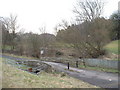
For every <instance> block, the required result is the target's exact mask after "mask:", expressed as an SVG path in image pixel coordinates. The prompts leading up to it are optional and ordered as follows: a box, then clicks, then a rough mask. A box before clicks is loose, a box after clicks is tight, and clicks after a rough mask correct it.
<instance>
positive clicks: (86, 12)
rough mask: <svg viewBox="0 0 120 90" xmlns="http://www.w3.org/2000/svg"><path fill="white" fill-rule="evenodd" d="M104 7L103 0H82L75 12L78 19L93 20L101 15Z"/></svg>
mask: <svg viewBox="0 0 120 90" xmlns="http://www.w3.org/2000/svg"><path fill="white" fill-rule="evenodd" d="M103 7H104V2H102V0H84V1H83V0H80V1H78V2H77V6H75V7H74V10H73V12H74V13H75V14H76V15H77V18H76V19H77V21H82V22H84V21H91V20H93V19H95V18H98V17H100V16H101V14H102V11H103Z"/></svg>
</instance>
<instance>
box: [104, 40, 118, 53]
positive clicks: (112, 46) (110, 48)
mask: <svg viewBox="0 0 120 90" xmlns="http://www.w3.org/2000/svg"><path fill="white" fill-rule="evenodd" d="M118 42H120V40H116V41H112V42H110V43H109V44H107V45H106V46H105V47H104V48H105V49H106V50H107V51H108V52H111V53H114V54H120V50H118V47H119V46H118Z"/></svg>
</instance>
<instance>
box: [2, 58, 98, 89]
mask: <svg viewBox="0 0 120 90" xmlns="http://www.w3.org/2000/svg"><path fill="white" fill-rule="evenodd" d="M3 60H4V59H3ZM0 62H2V58H0ZM3 76H4V77H3V80H2V81H3V82H2V83H3V85H2V87H3V88H97V87H96V86H93V85H90V84H88V83H85V82H83V81H80V80H77V79H74V78H72V77H69V76H64V77H62V76H61V74H56V73H54V74H52V73H45V72H43V73H41V74H40V75H34V74H30V73H28V72H26V71H22V70H20V69H17V68H15V67H13V66H11V65H9V64H4V63H3Z"/></svg>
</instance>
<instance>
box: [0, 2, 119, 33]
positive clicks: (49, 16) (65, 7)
mask: <svg viewBox="0 0 120 90" xmlns="http://www.w3.org/2000/svg"><path fill="white" fill-rule="evenodd" d="M76 1H77V0H0V3H1V5H0V16H3V17H8V16H9V15H10V13H12V14H15V15H17V16H18V24H19V25H20V28H24V29H25V31H27V32H29V31H32V32H34V33H40V31H39V29H38V28H39V27H42V26H46V31H47V32H48V33H54V27H55V25H56V24H57V23H59V22H61V20H62V19H65V20H67V21H71V20H72V19H74V16H75V15H74V14H73V12H72V10H73V6H74V5H75V4H76ZM81 1H82V0H81ZM104 1H105V2H106V4H105V7H104V13H103V16H104V17H109V16H110V15H111V14H112V13H113V12H114V11H116V10H117V9H118V1H120V0H104Z"/></svg>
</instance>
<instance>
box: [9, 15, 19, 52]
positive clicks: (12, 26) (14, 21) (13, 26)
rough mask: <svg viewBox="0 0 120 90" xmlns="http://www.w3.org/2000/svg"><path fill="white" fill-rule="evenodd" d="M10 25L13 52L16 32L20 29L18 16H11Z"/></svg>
mask: <svg viewBox="0 0 120 90" xmlns="http://www.w3.org/2000/svg"><path fill="white" fill-rule="evenodd" d="M9 23H10V24H9V27H10V30H11V33H12V41H11V46H12V47H11V50H12V51H13V50H14V49H15V37H16V30H17V29H18V28H19V26H18V25H17V15H12V14H10V17H9Z"/></svg>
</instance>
